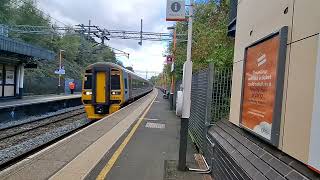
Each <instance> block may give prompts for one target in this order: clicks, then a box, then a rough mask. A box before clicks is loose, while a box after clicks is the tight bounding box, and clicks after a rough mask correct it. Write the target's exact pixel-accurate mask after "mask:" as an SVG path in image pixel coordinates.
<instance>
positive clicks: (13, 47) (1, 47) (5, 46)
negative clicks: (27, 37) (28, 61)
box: [0, 35, 55, 60]
mask: <svg viewBox="0 0 320 180" xmlns="http://www.w3.org/2000/svg"><path fill="white" fill-rule="evenodd" d="M0 51H4V52H9V53H13V54H18V55H22V56H26V57H30V58H36V59H42V60H44V59H45V60H54V58H55V53H54V52H53V51H49V50H47V49H45V48H41V47H37V46H34V45H31V44H28V43H24V42H21V41H19V40H15V39H11V38H8V37H6V36H2V35H0Z"/></svg>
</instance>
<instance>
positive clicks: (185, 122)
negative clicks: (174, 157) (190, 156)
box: [178, 118, 189, 171]
mask: <svg viewBox="0 0 320 180" xmlns="http://www.w3.org/2000/svg"><path fill="white" fill-rule="evenodd" d="M188 126H189V118H181V127H180V146H179V164H178V170H180V171H186V170H187V165H186V158H187V145H188Z"/></svg>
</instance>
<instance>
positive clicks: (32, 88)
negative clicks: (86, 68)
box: [24, 76, 82, 95]
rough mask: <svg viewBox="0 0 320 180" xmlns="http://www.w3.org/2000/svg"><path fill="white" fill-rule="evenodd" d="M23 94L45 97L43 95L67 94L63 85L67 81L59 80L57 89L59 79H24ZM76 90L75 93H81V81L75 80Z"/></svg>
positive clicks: (66, 89) (26, 77)
mask: <svg viewBox="0 0 320 180" xmlns="http://www.w3.org/2000/svg"><path fill="white" fill-rule="evenodd" d="M24 78H25V79H24V94H25V95H45V94H60V93H66V94H68V93H69V91H68V87H66V85H65V81H68V79H66V80H65V79H64V78H62V79H61V83H60V88H59V87H58V83H59V79H58V78H51V77H30V76H25V77H24ZM75 83H76V89H75V92H81V87H82V82H81V80H75Z"/></svg>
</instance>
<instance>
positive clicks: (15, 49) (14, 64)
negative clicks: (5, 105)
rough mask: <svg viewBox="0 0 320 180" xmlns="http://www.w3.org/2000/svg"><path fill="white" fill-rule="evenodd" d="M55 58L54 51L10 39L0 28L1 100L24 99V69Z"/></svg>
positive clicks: (2, 28) (4, 29)
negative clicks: (40, 61)
mask: <svg viewBox="0 0 320 180" xmlns="http://www.w3.org/2000/svg"><path fill="white" fill-rule="evenodd" d="M54 58H55V53H54V52H53V51H50V50H47V49H44V48H41V47H37V46H34V45H31V44H28V43H25V42H22V41H19V40H15V39H11V38H9V37H8V30H7V29H6V28H5V27H4V26H0V100H1V99H6V98H17V97H22V95H23V83H24V82H23V81H24V69H25V68H34V67H36V64H35V62H36V61H39V60H44V59H46V60H54Z"/></svg>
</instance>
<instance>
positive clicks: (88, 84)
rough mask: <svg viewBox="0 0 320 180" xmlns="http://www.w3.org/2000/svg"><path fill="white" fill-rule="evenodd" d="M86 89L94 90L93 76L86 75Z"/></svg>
mask: <svg viewBox="0 0 320 180" xmlns="http://www.w3.org/2000/svg"><path fill="white" fill-rule="evenodd" d="M84 89H92V75H85V77H84Z"/></svg>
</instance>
